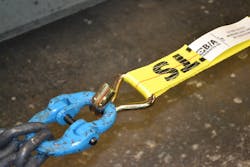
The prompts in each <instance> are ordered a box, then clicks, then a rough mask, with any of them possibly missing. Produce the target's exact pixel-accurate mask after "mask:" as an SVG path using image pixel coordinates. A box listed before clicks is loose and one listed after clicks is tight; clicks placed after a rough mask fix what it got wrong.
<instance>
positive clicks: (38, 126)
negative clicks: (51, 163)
mask: <svg viewBox="0 0 250 167" xmlns="http://www.w3.org/2000/svg"><path fill="white" fill-rule="evenodd" d="M30 134H34V136H33V137H32V138H30V139H28V140H27V138H25V135H30ZM51 138H52V135H51V133H50V131H49V130H48V128H47V126H46V125H45V124H42V123H24V124H21V125H18V126H15V127H12V128H9V129H0V166H1V167H10V166H16V167H38V166H40V165H41V164H42V163H43V162H45V161H46V159H47V158H48V156H47V155H45V154H40V153H38V152H36V151H35V149H36V148H37V147H38V146H39V145H40V144H41V143H42V142H43V141H45V140H48V139H51Z"/></svg>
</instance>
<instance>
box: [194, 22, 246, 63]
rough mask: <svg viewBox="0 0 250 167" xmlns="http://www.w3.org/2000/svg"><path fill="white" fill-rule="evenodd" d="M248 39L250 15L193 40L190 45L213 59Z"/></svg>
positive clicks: (208, 58)
mask: <svg viewBox="0 0 250 167" xmlns="http://www.w3.org/2000/svg"><path fill="white" fill-rule="evenodd" d="M247 40H250V17H246V18H244V19H242V20H240V21H239V22H236V23H234V24H230V25H227V26H222V27H219V28H216V29H214V30H212V31H210V32H208V33H206V34H204V35H203V36H201V37H200V38H198V39H197V40H195V41H194V42H192V43H191V44H190V45H189V47H190V48H191V49H192V50H193V51H195V52H196V53H198V54H200V55H201V56H203V57H204V58H205V59H207V60H209V61H212V60H213V59H215V58H216V57H217V56H219V55H220V54H221V53H223V52H224V51H226V50H227V49H229V48H231V47H233V46H235V45H237V44H240V43H242V42H245V41H247Z"/></svg>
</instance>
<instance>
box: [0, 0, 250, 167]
mask: <svg viewBox="0 0 250 167" xmlns="http://www.w3.org/2000/svg"><path fill="white" fill-rule="evenodd" d="M249 10H250V3H249V1H243V0H238V1H235V0H223V1H218V0H199V1H198V0H196V1H184V0H183V1H174V0H169V1H161V0H155V1H153V0H138V1H133V0H126V1H123V0H110V1H108V2H105V3H103V4H101V5H99V6H96V7H94V8H91V9H88V10H85V11H83V12H80V13H78V14H75V15H73V16H70V17H67V18H65V19H62V20H60V21H57V22H55V23H53V24H49V25H47V26H45V27H42V28H40V29H38V30H35V31H32V32H30V33H27V34H24V35H22V36H19V37H17V38H15V39H12V40H9V41H6V42H4V43H1V44H0V58H1V59H0V79H1V82H0V120H1V121H0V126H1V127H6V126H11V125H13V124H15V123H17V122H25V121H27V120H28V119H29V118H30V117H31V116H32V115H33V114H35V113H36V112H38V111H40V110H42V109H43V107H45V106H46V105H47V103H48V101H49V99H50V98H52V97H54V96H56V95H59V94H61V93H71V92H76V91H82V90H94V89H96V88H98V86H100V85H101V84H102V83H103V82H106V81H108V82H110V83H111V82H112V81H113V80H114V77H115V76H116V74H118V73H124V72H126V71H128V70H131V69H134V68H137V67H140V66H142V65H146V64H148V63H150V62H152V61H154V60H156V59H158V58H160V57H162V56H164V55H166V54H168V53H170V52H172V51H174V50H176V49H178V48H180V47H181V46H182V45H183V44H184V43H187V44H188V43H190V42H191V41H193V40H194V39H195V38H198V37H199V36H201V35H202V34H204V33H206V32H208V31H210V30H212V29H213V28H215V27H218V26H221V25H224V24H229V23H233V22H235V21H237V20H240V19H241V18H243V17H245V16H246V15H249ZM249 73H250V50H249V49H247V50H245V51H243V52H241V53H239V54H237V55H235V56H233V57H232V58H230V59H228V60H226V61H224V62H223V63H220V64H218V65H216V66H215V67H213V68H211V69H209V70H207V71H205V72H202V73H201V74H199V75H198V76H196V77H194V78H192V79H190V80H188V81H186V82H184V83H182V84H180V85H179V86H176V87H175V88H173V89H171V90H170V91H168V92H167V93H165V94H164V95H163V96H161V97H160V98H159V99H157V101H156V103H155V105H154V106H153V107H151V108H149V109H147V110H144V111H139V112H138V111H130V112H123V113H119V115H118V118H117V121H116V123H115V125H114V127H113V128H112V129H111V130H110V131H108V132H107V133H105V134H104V135H103V136H102V137H101V140H100V141H99V142H98V144H97V145H96V146H95V147H94V148H92V149H91V150H88V151H85V152H83V153H79V154H76V155H70V156H65V157H60V158H50V159H49V160H48V161H47V162H46V163H45V164H44V166H46V167H52V166H55V165H56V166H62V167H64V166H89V167H94V166H102V167H110V166H114V167H126V166H146V167H151V166H154V167H157V166H171V167H180V166H187V167H190V166H199V167H200V166H206V167H209V166H238V167H247V166H250V136H249V133H250V100H249V97H250V91H249V90H250V79H249ZM139 98H140V96H139V95H138V94H137V93H136V92H135V91H134V90H133V89H131V88H129V87H128V86H124V87H123V88H122V91H121V96H120V97H119V101H118V102H119V103H123V102H125V101H126V102H127V101H132V100H137V99H139ZM84 112H85V113H86V112H87V110H85V111H83V113H84ZM80 117H87V119H88V120H90V119H93V117H92V116H91V115H90V114H82V115H81V116H80ZM51 129H52V130H53V133H54V134H55V135H56V136H60V134H62V133H63V130H64V129H65V127H64V129H63V128H61V127H59V126H56V125H52V126H51Z"/></svg>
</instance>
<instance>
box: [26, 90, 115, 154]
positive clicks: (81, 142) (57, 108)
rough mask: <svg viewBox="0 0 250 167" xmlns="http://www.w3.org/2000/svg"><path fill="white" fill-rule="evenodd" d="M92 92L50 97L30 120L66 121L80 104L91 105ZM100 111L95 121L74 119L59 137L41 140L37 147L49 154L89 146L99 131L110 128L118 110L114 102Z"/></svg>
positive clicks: (65, 152) (66, 152) (76, 110)
mask: <svg viewBox="0 0 250 167" xmlns="http://www.w3.org/2000/svg"><path fill="white" fill-rule="evenodd" d="M94 94H95V93H94V92H78V93H72V94H63V95H60V96H57V97H55V98H53V99H51V100H50V102H49V105H48V107H47V108H46V109H45V110H43V111H41V112H39V113H37V114H36V115H34V116H33V117H32V118H31V119H30V120H29V122H42V123H45V124H49V123H54V122H57V123H58V124H60V125H66V124H67V123H66V121H65V117H66V116H70V117H71V118H74V117H75V116H76V114H78V112H79V111H80V109H81V108H83V107H85V106H91V105H92V102H91V100H92V97H93V96H94ZM102 112H103V113H102V117H100V118H99V119H97V120H95V121H92V122H87V121H85V120H84V119H79V120H77V121H75V122H73V123H72V124H71V125H70V127H69V128H68V129H67V130H66V131H65V133H64V135H63V136H62V137H61V138H59V139H57V140H49V141H45V142H43V143H42V144H41V145H40V146H39V147H38V148H37V151H38V152H39V153H41V154H46V155H49V156H63V155H67V154H72V153H76V152H81V151H83V150H86V149H88V148H90V147H91V146H92V145H94V144H95V143H96V142H97V140H98V139H99V135H100V134H102V133H104V132H105V131H107V130H108V129H109V128H111V127H112V125H113V124H114V122H115V120H116V114H117V112H116V108H115V106H114V104H113V103H108V104H106V106H105V108H104V109H103V111H102ZM29 137H31V136H29Z"/></svg>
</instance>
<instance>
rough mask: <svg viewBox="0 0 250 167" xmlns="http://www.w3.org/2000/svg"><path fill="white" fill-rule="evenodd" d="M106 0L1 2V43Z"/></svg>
mask: <svg viewBox="0 0 250 167" xmlns="http://www.w3.org/2000/svg"><path fill="white" fill-rule="evenodd" d="M102 1H104V0H0V41H2V40H5V39H8V38H11V37H14V36H16V35H19V34H21V33H24V32H27V31H29V30H31V29H34V28H37V27H40V26H42V25H44V24H47V23H49V22H52V21H55V20H57V19H59V18H62V17H64V16H67V15H70V14H73V13H75V12H77V11H79V10H82V9H85V8H88V7H91V6H94V5H96V4H97V3H100V2H102Z"/></svg>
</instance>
